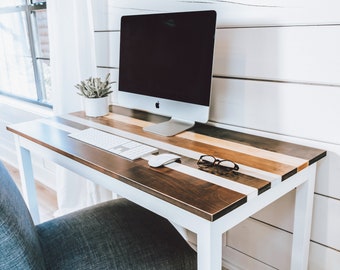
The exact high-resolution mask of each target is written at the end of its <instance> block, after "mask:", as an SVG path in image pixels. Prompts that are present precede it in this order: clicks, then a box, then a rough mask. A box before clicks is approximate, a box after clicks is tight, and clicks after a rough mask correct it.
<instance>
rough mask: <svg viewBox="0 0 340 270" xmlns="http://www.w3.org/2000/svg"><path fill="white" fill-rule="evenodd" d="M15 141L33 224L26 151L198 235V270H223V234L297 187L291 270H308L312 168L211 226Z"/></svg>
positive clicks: (64, 159) (35, 217)
mask: <svg viewBox="0 0 340 270" xmlns="http://www.w3.org/2000/svg"><path fill="white" fill-rule="evenodd" d="M15 137H16V144H17V151H18V155H19V166H20V167H19V169H20V173H21V179H22V187H23V193H24V198H25V201H26V203H27V205H28V207H29V209H30V212H31V214H32V217H33V220H34V222H35V223H39V212H38V204H37V199H36V191H35V185H34V179H33V169H32V162H31V151H32V152H37V153H39V155H41V156H43V157H44V158H46V159H49V160H51V161H53V162H55V163H57V164H59V165H61V166H62V167H65V168H67V169H69V170H71V171H73V172H75V173H77V174H79V175H81V176H83V177H85V178H87V179H89V180H91V181H93V182H94V183H96V184H99V185H101V186H103V187H105V188H107V189H109V190H112V191H114V192H116V193H118V194H119V195H121V196H123V197H125V198H127V199H129V200H131V201H133V202H135V203H137V204H139V205H141V206H143V207H145V208H147V209H149V210H151V211H153V212H155V213H157V214H159V215H161V216H163V217H165V218H167V219H169V220H171V221H172V222H174V223H176V224H178V225H180V226H183V227H185V228H187V229H189V230H191V231H193V232H195V233H196V234H197V254H198V269H199V270H208V269H210V270H220V269H221V268H222V236H223V233H224V232H226V231H228V230H229V229H231V228H232V227H234V226H235V225H237V224H239V223H240V222H242V221H243V220H245V219H246V218H248V217H249V216H251V215H253V214H254V213H256V212H258V211H259V210H261V209H263V208H264V207H266V206H267V205H269V204H270V203H272V202H274V201H275V200H277V199H279V198H280V197H282V196H283V195H285V194H286V193H288V192H289V191H291V190H293V189H295V188H296V201H295V220H294V231H293V246H292V260H291V269H292V270H302V269H307V265H308V254H309V243H310V228H311V219H312V206H313V196H314V184H315V174H316V163H314V164H312V165H311V166H309V167H307V168H305V169H303V170H302V171H300V172H298V173H297V174H295V175H293V176H292V177H290V178H288V179H286V180H285V181H283V182H282V183H280V184H279V185H277V186H275V187H272V188H271V189H269V190H267V191H266V192H264V193H262V194H261V195H259V196H257V197H256V198H254V199H252V200H251V201H249V202H247V203H245V204H243V205H241V206H239V207H237V208H236V209H235V210H233V211H231V212H230V213H228V214H226V215H224V216H223V217H221V218H219V219H217V220H216V221H214V222H210V221H208V220H206V219H203V218H201V217H199V216H197V215H195V214H193V213H190V212H188V211H185V210H183V209H181V208H179V207H177V206H175V205H172V204H170V203H167V202H165V201H163V200H161V199H159V198H156V197H154V196H152V195H150V194H147V193H145V192H143V191H141V190H139V189H136V188H134V187H131V186H130V185H128V184H125V183H123V182H121V181H112V178H111V177H109V176H107V175H105V174H103V173H101V172H98V171H96V170H94V169H92V168H90V167H88V166H86V165H83V164H81V163H79V162H76V161H74V160H73V159H70V158H68V157H66V156H63V155H61V154H59V153H57V152H55V151H52V150H50V149H48V148H45V147H43V146H41V145H39V144H37V143H34V142H32V141H30V140H27V139H25V138H23V137H21V136H18V135H15Z"/></svg>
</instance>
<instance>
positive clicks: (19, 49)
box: [0, 12, 37, 100]
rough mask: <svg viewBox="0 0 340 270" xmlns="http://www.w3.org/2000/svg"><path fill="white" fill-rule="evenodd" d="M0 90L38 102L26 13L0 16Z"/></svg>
mask: <svg viewBox="0 0 340 270" xmlns="http://www.w3.org/2000/svg"><path fill="white" fill-rule="evenodd" d="M0 59H1V61H0V70H1V72H0V91H4V92H7V93H10V94H13V95H19V96H22V97H25V98H29V99H33V100H36V99H37V93H36V85H35V79H34V71H33V63H32V57H31V52H30V46H29V41H28V35H27V25H26V20H25V13H24V12H15V13H8V14H4V13H3V14H0Z"/></svg>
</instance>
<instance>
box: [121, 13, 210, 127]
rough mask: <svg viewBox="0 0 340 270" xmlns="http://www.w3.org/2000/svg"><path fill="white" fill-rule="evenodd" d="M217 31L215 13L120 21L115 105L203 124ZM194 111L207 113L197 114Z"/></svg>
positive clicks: (135, 16) (136, 17)
mask: <svg viewBox="0 0 340 270" xmlns="http://www.w3.org/2000/svg"><path fill="white" fill-rule="evenodd" d="M215 28H216V12H215V11H193V12H180V13H164V14H148V15H131V16H123V17H122V19H121V36H120V65H119V87H118V89H119V92H118V102H119V103H121V104H122V105H123V106H128V107H133V108H137V109H142V110H146V111H151V112H155V113H158V114H162V115H167V116H170V117H172V118H173V120H175V119H177V120H184V122H186V121H188V122H192V123H194V122H195V121H198V122H206V121H207V120H208V117H209V104H210V90H211V77H212V64H213V53H214V39H215ZM188 105H189V106H188ZM196 106H197V107H201V106H203V107H205V109H204V111H203V112H202V111H201V112H199V111H198V112H197V113H195V107H196ZM182 108H183V109H184V111H182ZM188 114H189V115H188ZM199 114H202V115H199ZM190 115H191V116H190ZM198 115H199V116H198Z"/></svg>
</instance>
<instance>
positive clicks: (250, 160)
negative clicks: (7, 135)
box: [73, 112, 297, 180]
mask: <svg viewBox="0 0 340 270" xmlns="http://www.w3.org/2000/svg"><path fill="white" fill-rule="evenodd" d="M73 115H75V116H77V117H81V118H85V119H88V120H90V121H93V122H96V123H100V124H103V125H108V126H111V127H114V128H118V129H121V130H124V131H127V132H130V133H134V134H138V135H141V136H145V137H148V138H151V139H155V140H158V141H162V142H166V143H169V144H173V145H176V146H179V147H183V148H186V149H190V150H193V151H197V152H200V153H205V154H209V155H214V156H218V157H220V158H224V159H230V160H232V161H234V162H236V163H240V164H243V165H246V166H249V167H253V168H257V169H260V170H263V171H267V172H270V173H274V174H277V175H279V176H281V178H282V179H283V180H285V179H287V178H288V177H290V176H291V175H293V174H295V173H296V172H297V168H296V167H294V166H291V165H288V164H283V163H280V162H276V161H272V160H269V159H264V158H262V157H260V156H254V155H248V154H245V153H241V152H237V151H232V150H228V149H225V148H220V147H217V146H213V145H210V144H205V143H201V142H196V141H193V140H189V139H185V138H179V137H176V136H173V137H164V136H161V135H157V134H153V133H149V132H145V131H143V128H142V127H140V126H137V125H133V124H130V123H123V122H121V121H117V120H115V119H111V118H108V117H97V118H89V117H86V116H85V114H84V112H76V113H73Z"/></svg>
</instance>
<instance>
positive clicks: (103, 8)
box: [93, 0, 340, 30]
mask: <svg viewBox="0 0 340 270" xmlns="http://www.w3.org/2000/svg"><path fill="white" fill-rule="evenodd" d="M93 6H94V9H95V29H96V30H102V29H110V30H114V29H117V28H119V24H120V17H121V16H122V15H124V14H137V13H138V14H140V13H152V12H175V11H185V10H208V9H214V10H217V11H218V17H217V25H218V26H219V27H223V26H254V25H257V26H259V25H262V26H269V25H301V24H330V23H332V24H333V23H339V22H340V18H339V15H338V12H337V8H338V2H337V0H325V1H320V0H312V1H307V0H298V1H294V0H256V1H254V0H236V1H219V0H207V1H181V0H162V1H159V0H93Z"/></svg>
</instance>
